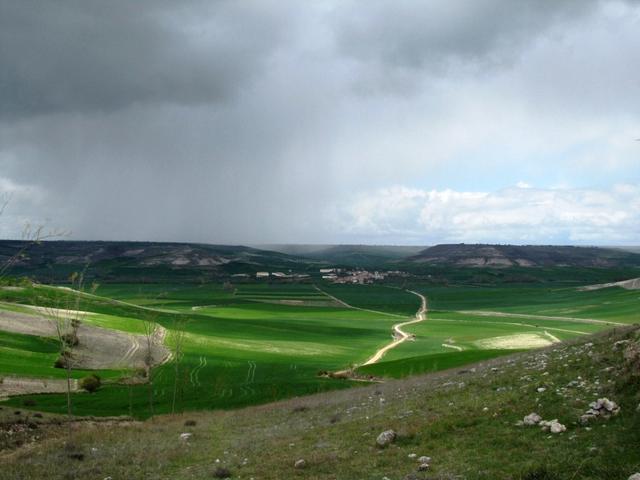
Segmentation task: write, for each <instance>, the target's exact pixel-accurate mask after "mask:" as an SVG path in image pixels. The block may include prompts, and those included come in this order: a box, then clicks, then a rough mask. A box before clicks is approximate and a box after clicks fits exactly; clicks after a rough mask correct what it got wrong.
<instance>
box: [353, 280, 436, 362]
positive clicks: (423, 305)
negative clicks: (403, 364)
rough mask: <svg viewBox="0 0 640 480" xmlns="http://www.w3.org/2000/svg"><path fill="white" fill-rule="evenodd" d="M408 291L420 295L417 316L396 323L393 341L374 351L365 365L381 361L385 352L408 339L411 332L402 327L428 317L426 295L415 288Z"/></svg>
mask: <svg viewBox="0 0 640 480" xmlns="http://www.w3.org/2000/svg"><path fill="white" fill-rule="evenodd" d="M407 292H409V293H413V294H414V295H417V296H418V297H420V308H419V309H418V311H417V312H416V318H414V319H413V320H409V321H408V322H402V323H396V324H395V325H394V326H393V328H392V330H393V338H394V340H393V341H392V342H391V343H389V344H388V345H385V346H384V347H382V348H381V349H380V350H378V351H377V352H376V353H374V354H373V356H372V357H371V358H370V359H369V360H367V361H366V362H364V364H363V365H371V364H372V363H376V362H379V361H380V359H381V358H382V357H383V356H384V354H385V353H387V352H388V351H389V350H391V349H392V348H395V347H397V346H398V345H400V344H401V343H403V342H405V341H407V340H408V339H409V338H410V337H411V334H409V333H407V332H405V331H404V330H402V327H406V326H407V325H412V324H414V323H420V322H422V321H424V320H426V318H427V299H426V297H425V296H424V295H422V294H420V293H418V292H415V291H413V290H407Z"/></svg>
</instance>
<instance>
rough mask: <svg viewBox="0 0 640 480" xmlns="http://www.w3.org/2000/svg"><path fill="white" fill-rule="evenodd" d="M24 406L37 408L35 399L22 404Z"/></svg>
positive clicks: (29, 399)
mask: <svg viewBox="0 0 640 480" xmlns="http://www.w3.org/2000/svg"><path fill="white" fill-rule="evenodd" d="M22 404H23V405H24V406H25V407H35V406H36V401H35V400H34V399H33V398H27V399H26V400H25V401H23V402H22Z"/></svg>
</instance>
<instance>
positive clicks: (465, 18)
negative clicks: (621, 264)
mask: <svg viewBox="0 0 640 480" xmlns="http://www.w3.org/2000/svg"><path fill="white" fill-rule="evenodd" d="M636 139H640V1H635V0H626V1H624V0H619V1H618V0H616V1H604V0H603V1H596V0H593V1H592V0H521V1H513V0H468V1H452V0H432V1H422V0H421V1H408V0H389V1H380V0H361V1H349V0H335V1H314V2H308V1H299V0H298V1H287V0H274V1H265V0H261V1H255V2H253V1H250V0H242V1H211V0H203V1H180V2H176V1H173V0H166V1H162V0H149V1H144V0H136V1H131V0H121V1H118V0H112V1H108V2H105V1H90V0H76V1H72V0H61V1H56V2H51V1H44V0H43V1H31V0H19V1H15V0H0V192H2V193H3V195H5V197H6V196H8V197H9V198H10V201H9V204H8V206H7V208H6V210H5V212H4V213H3V215H2V216H1V217H0V237H5V238H8V237H18V236H19V235H20V232H21V231H22V228H23V225H24V223H25V222H31V223H32V224H42V223H46V224H47V225H49V226H50V227H55V228H62V229H66V230H69V231H71V232H72V233H71V238H76V239H117V240H171V241H193V242H207V243H236V244H238V243H240V244H257V243H376V244H382V243H394V244H433V243H441V242H500V243H505V242H509V243H519V244H522V243H556V244H640V141H637V140H636Z"/></svg>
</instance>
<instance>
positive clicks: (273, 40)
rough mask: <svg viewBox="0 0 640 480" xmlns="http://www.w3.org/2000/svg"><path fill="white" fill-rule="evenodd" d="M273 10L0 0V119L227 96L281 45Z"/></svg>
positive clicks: (154, 0) (163, 1) (218, 4)
mask: <svg viewBox="0 0 640 480" xmlns="http://www.w3.org/2000/svg"><path fill="white" fill-rule="evenodd" d="M286 17H287V11H286V10H284V9H282V8H279V7H278V3H277V2H252V1H246V2H232V1H224V0H217V1H180V2H174V1H168V0H150V1H140V0H136V1H129V0H116V1H108V2H103V1H90V0H75V1H62V2H59V1H54V2H48V1H44V2H43V1H32V0H20V1H13V0H6V1H5V0H3V1H2V2H0V65H1V66H2V68H1V72H0V115H1V116H2V117H4V118H7V117H24V116H29V115H37V114H42V113H57V112H76V111H77V112H88V111H94V110H102V111H111V110H115V109H119V108H124V107H127V106H129V105H132V104H136V103H148V102H175V103H184V104H200V103H207V102H216V101H223V100H225V99H227V98H229V97H232V96H233V95H234V94H235V93H236V92H237V91H238V89H241V88H242V87H243V86H244V85H245V84H246V82H248V81H251V80H252V79H253V78H254V76H255V75H256V74H257V73H258V72H259V71H260V70H261V69H262V66H263V65H262V64H263V61H264V59H265V57H266V56H268V54H269V52H270V51H271V50H272V49H273V48H275V47H276V45H277V44H278V42H279V41H280V40H281V32H282V31H283V30H284V29H283V28H281V24H282V22H283V21H284V19H285V18H286Z"/></svg>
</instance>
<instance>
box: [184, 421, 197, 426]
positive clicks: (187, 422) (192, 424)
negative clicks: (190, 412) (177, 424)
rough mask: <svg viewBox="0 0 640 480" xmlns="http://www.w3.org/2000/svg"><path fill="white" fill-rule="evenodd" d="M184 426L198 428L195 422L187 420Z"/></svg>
mask: <svg viewBox="0 0 640 480" xmlns="http://www.w3.org/2000/svg"><path fill="white" fill-rule="evenodd" d="M184 426H185V427H195V426H196V421H195V420H187V421H186V422H184Z"/></svg>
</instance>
